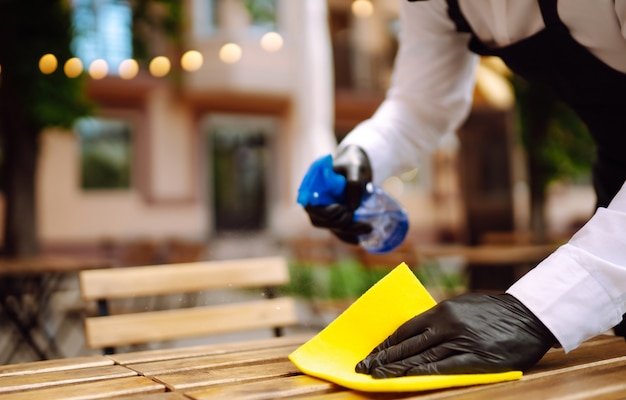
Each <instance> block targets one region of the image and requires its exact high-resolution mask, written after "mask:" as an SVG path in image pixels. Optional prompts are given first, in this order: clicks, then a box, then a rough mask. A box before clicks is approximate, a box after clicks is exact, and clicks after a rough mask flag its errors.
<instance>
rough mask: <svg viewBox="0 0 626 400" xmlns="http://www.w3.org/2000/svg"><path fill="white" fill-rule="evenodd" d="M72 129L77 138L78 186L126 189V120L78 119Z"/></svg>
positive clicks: (128, 126) (128, 152)
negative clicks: (78, 148)
mask: <svg viewBox="0 0 626 400" xmlns="http://www.w3.org/2000/svg"><path fill="white" fill-rule="evenodd" d="M75 131H76V132H77V134H78V136H79V138H80V151H81V152H80V154H81V187H82V188H83V189H88V190H89V189H128V188H130V186H131V150H132V148H131V147H132V146H131V132H132V125H131V124H130V122H129V121H126V120H123V119H113V118H110V119H109V118H81V119H79V120H78V121H77V122H76V124H75Z"/></svg>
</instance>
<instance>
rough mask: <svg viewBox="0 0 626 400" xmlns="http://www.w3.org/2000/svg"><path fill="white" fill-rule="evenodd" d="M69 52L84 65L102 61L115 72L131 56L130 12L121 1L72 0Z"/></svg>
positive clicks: (124, 2) (125, 3)
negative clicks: (72, 12)
mask: <svg viewBox="0 0 626 400" xmlns="http://www.w3.org/2000/svg"><path fill="white" fill-rule="evenodd" d="M73 4H74V15H73V23H74V31H75V34H74V40H73V42H72V49H73V51H74V54H76V56H77V57H78V58H80V59H81V60H82V61H83V63H84V64H85V65H89V64H90V63H91V62H92V61H93V60H95V59H98V58H101V59H104V60H105V61H106V62H107V64H108V65H109V73H116V71H117V66H118V65H119V64H120V62H122V61H123V60H125V59H127V58H131V57H132V56H133V46H132V11H131V8H130V5H129V4H128V2H127V1H124V0H74V2H73Z"/></svg>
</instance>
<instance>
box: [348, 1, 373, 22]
mask: <svg viewBox="0 0 626 400" xmlns="http://www.w3.org/2000/svg"><path fill="white" fill-rule="evenodd" d="M373 13H374V5H373V4H372V2H371V1H370V0H354V2H352V14H354V15H355V16H356V17H358V18H367V17H369V16H371V15H372V14H373Z"/></svg>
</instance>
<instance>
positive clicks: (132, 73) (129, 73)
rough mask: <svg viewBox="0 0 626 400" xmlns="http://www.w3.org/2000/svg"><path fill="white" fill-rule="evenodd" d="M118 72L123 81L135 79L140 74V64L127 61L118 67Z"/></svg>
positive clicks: (130, 60) (131, 60)
mask: <svg viewBox="0 0 626 400" xmlns="http://www.w3.org/2000/svg"><path fill="white" fill-rule="evenodd" d="M117 72H118V74H119V75H120V78H122V79H133V78H134V77H136V76H137V74H138V73H139V64H137V61H135V60H133V59H126V60H124V61H122V62H121V63H120V65H119V67H117Z"/></svg>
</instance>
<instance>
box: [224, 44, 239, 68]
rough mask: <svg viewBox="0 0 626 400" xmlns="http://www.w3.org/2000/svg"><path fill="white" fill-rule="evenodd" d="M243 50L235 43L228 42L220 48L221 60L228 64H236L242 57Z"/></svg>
mask: <svg viewBox="0 0 626 400" xmlns="http://www.w3.org/2000/svg"><path fill="white" fill-rule="evenodd" d="M241 55H242V51H241V47H239V45H236V44H235V43H226V44H225V45H223V46H222V48H221V49H220V60H222V61H223V62H225V63H226V64H234V63H236V62H237V61H239V60H240V59H241Z"/></svg>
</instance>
